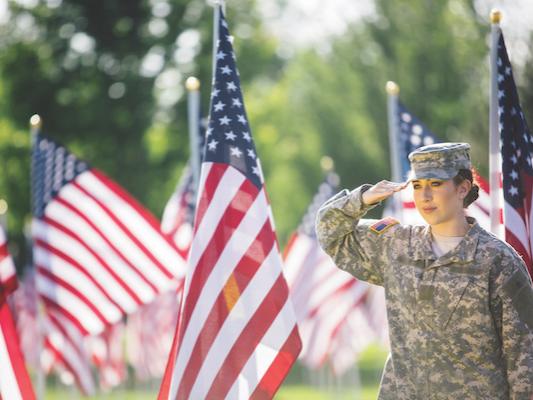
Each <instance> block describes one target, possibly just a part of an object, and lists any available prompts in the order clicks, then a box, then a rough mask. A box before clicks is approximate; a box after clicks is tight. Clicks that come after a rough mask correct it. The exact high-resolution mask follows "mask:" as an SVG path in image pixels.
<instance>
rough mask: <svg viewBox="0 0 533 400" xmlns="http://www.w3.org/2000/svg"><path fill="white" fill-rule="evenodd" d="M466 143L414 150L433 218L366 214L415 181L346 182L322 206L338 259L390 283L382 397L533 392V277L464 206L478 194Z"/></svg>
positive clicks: (420, 194)
mask: <svg viewBox="0 0 533 400" xmlns="http://www.w3.org/2000/svg"><path fill="white" fill-rule="evenodd" d="M469 149H470V145H468V144H467V143H442V144H437V145H431V146H425V147H422V148H420V149H418V150H416V151H414V152H412V153H411V154H410V155H409V160H410V161H411V167H412V170H413V172H414V176H413V179H412V180H411V182H412V185H413V189H414V199H415V205H416V208H417V210H418V211H419V212H420V213H421V215H422V216H423V218H424V219H425V221H426V222H427V223H428V224H429V225H428V226H426V227H424V226H410V225H401V224H399V223H398V221H396V220H395V219H393V218H385V219H383V220H381V221H376V220H365V219H361V217H362V216H363V215H364V214H365V213H366V212H367V211H368V210H369V209H370V208H372V207H373V206H375V205H376V204H377V203H378V202H380V201H382V200H384V199H386V198H387V197H389V196H390V195H392V194H393V193H394V192H397V191H399V190H402V189H403V188H405V187H406V186H407V183H401V184H400V183H393V182H388V181H381V182H379V183H377V184H376V185H373V186H371V185H363V186H361V187H359V188H357V189H355V190H353V191H352V192H348V191H347V190H346V189H345V190H344V191H342V192H341V193H339V194H337V195H336V196H334V197H333V198H332V199H330V200H328V201H327V202H326V204H325V205H323V206H322V208H321V209H320V210H319V212H318V218H317V226H316V230H317V234H318V238H319V241H320V245H321V246H322V248H323V249H324V250H325V251H326V252H327V253H328V254H329V255H330V256H331V257H332V258H333V260H334V261H335V263H336V264H337V266H338V267H339V268H341V269H343V270H345V271H347V272H350V273H351V274H353V275H354V276H355V277H357V278H358V279H361V280H365V281H368V282H370V283H373V284H376V285H380V286H384V288H385V295H386V300H387V316H388V320H389V331H390V344H391V354H390V355H389V358H388V360H387V362H386V365H385V371H384V373H383V377H382V380H381V388H380V394H379V399H382V400H383V399H394V400H398V399H405V400H413V399H421V400H427V399H461V400H466V399H476V400H481V399H483V400H487V399H494V400H506V399H517V400H518V399H520V400H531V397H532V396H533V285H532V283H531V278H530V277H529V274H528V272H527V269H526V266H525V265H524V263H523V261H522V259H521V258H520V256H519V255H518V254H517V253H516V252H515V251H514V250H513V249H512V248H511V247H510V246H509V245H507V244H506V243H504V242H502V241H501V240H499V239H497V238H496V237H495V236H493V235H492V234H490V233H488V232H487V231H485V230H484V229H482V228H481V227H480V226H479V225H478V224H477V223H476V221H475V220H474V219H472V218H470V217H467V216H466V215H465V211H464V208H465V207H467V206H468V205H469V204H470V203H471V202H473V201H474V200H475V199H476V198H477V190H478V187H477V185H475V184H473V181H472V173H471V164H470V155H469Z"/></svg>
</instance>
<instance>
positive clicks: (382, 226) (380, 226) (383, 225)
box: [370, 217, 400, 235]
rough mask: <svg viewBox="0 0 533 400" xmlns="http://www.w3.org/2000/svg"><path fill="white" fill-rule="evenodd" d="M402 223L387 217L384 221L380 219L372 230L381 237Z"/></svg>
mask: <svg viewBox="0 0 533 400" xmlns="http://www.w3.org/2000/svg"><path fill="white" fill-rule="evenodd" d="M399 223H400V222H399V221H398V220H397V219H395V218H392V217H386V218H383V219H380V220H379V221H377V222H376V223H374V224H372V225H370V230H371V231H372V232H374V233H376V234H378V235H381V234H382V233H383V232H385V231H386V230H387V229H389V228H390V227H391V226H394V225H396V224H399Z"/></svg>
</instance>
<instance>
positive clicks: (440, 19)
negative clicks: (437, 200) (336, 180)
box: [248, 0, 489, 242]
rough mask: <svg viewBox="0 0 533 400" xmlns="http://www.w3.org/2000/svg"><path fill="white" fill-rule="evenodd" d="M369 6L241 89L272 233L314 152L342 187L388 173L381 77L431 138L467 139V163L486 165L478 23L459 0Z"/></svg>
mask: <svg viewBox="0 0 533 400" xmlns="http://www.w3.org/2000/svg"><path fill="white" fill-rule="evenodd" d="M375 6H376V14H375V15H374V16H372V17H371V18H369V19H367V20H365V21H363V22H362V23H360V24H356V25H354V26H352V27H351V28H350V29H349V31H348V32H347V33H346V34H345V35H343V36H342V37H339V38H337V39H335V40H334V41H332V42H331V43H330V46H329V48H326V50H324V49H323V48H322V50H321V51H313V50H309V51H305V52H301V53H300V54H298V55H297V56H296V57H295V58H294V59H293V60H292V61H291V63H290V65H289V66H288V67H287V68H286V69H285V73H284V74H283V76H282V77H281V79H280V80H279V81H278V82H275V83H272V84H271V87H265V83H264V82H259V83H257V84H256V85H255V86H254V90H253V94H252V96H249V97H248V98H249V99H250V98H251V102H250V100H248V102H249V104H250V106H251V107H249V108H250V112H251V120H252V125H253V126H252V127H253V128H254V131H255V134H256V140H257V141H258V142H259V146H263V147H264V149H260V150H263V151H262V152H261V154H262V160H263V164H264V165H265V170H266V171H268V172H269V175H268V181H267V184H268V185H269V188H270V192H271V198H272V204H273V209H274V214H275V217H276V221H277V224H278V231H279V232H280V234H281V238H282V242H283V241H284V240H285V239H286V237H287V234H288V232H289V231H290V230H291V229H294V226H295V225H296V224H297V222H298V221H299V219H300V217H301V215H302V214H303V212H304V210H305V207H306V205H307V203H308V201H309V200H310V198H311V196H312V194H313V192H314V191H315V189H316V187H317V185H318V183H319V181H320V180H321V179H322V178H321V176H322V173H321V171H320V166H319V162H318V160H320V157H321V156H323V155H329V156H331V157H332V158H333V159H334V160H335V163H336V169H337V171H338V172H339V174H340V176H341V180H342V183H343V185H342V186H343V187H348V188H353V187H355V186H356V185H359V184H361V183H364V182H375V181H377V180H380V179H389V177H390V172H389V171H390V167H389V160H390V156H389V144H388V124H387V108H386V94H385V90H384V86H385V82H386V81H387V80H394V81H396V82H397V83H398V84H399V85H400V87H401V92H400V98H401V100H402V101H403V102H404V104H405V105H406V106H407V107H409V108H410V109H411V110H412V111H413V112H414V113H415V114H416V115H417V116H419V117H420V118H421V119H422V120H423V121H425V123H426V124H427V125H428V127H429V128H430V129H432V130H433V131H434V132H435V134H437V135H438V136H439V137H440V138H441V140H443V141H445V140H450V141H470V142H472V143H475V146H474V150H473V153H474V155H473V157H474V160H475V162H476V165H477V166H479V167H480V169H481V171H482V172H483V173H486V171H487V168H486V164H487V159H488V156H487V148H488V106H487V104H488V97H487V96H488V90H489V88H488V65H487V62H486V58H487V56H488V48H487V45H486V36H487V35H488V33H489V26H488V23H483V20H482V19H480V18H479V16H478V15H476V13H475V11H474V9H473V7H472V5H471V2H470V1H467V0H450V1H428V0H409V1H408V0H399V1H394V2H391V1H387V0H376V1H375ZM265 93H266V95H265ZM287 188H289V189H287ZM287 191H289V192H290V194H288V193H287ZM380 211H381V210H379V209H377V210H376V211H375V212H374V215H375V216H377V215H379V213H380Z"/></svg>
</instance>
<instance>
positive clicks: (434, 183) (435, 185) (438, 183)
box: [431, 181, 442, 187]
mask: <svg viewBox="0 0 533 400" xmlns="http://www.w3.org/2000/svg"><path fill="white" fill-rule="evenodd" d="M441 185H442V182H440V181H433V182H431V186H433V187H438V186H441Z"/></svg>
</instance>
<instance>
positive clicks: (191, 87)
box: [185, 76, 200, 92]
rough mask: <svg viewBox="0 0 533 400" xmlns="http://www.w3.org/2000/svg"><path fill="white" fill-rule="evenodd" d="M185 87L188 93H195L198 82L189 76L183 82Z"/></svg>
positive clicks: (198, 85)
mask: <svg viewBox="0 0 533 400" xmlns="http://www.w3.org/2000/svg"><path fill="white" fill-rule="evenodd" d="M185 87H186V88H187V90H188V91H189V92H193V91H197V90H198V89H200V81H199V80H198V79H197V78H196V77H194V76H189V77H188V78H187V80H186V81H185Z"/></svg>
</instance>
